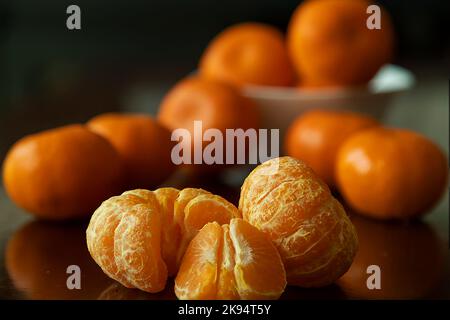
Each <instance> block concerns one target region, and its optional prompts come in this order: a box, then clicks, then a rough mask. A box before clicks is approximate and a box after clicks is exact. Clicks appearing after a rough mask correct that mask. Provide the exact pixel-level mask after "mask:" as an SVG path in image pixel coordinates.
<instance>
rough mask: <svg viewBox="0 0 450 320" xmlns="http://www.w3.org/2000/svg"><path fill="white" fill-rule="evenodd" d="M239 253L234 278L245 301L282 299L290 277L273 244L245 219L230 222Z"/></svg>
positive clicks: (233, 240) (232, 237)
mask: <svg viewBox="0 0 450 320" xmlns="http://www.w3.org/2000/svg"><path fill="white" fill-rule="evenodd" d="M230 238H231V242H232V244H233V247H234V250H235V267H234V276H235V281H236V286H237V291H238V293H239V296H240V297H241V299H278V298H279V297H280V295H281V294H282V293H283V291H284V288H285V287H286V274H285V271H284V267H283V262H282V260H281V258H280V255H279V253H278V251H277V249H276V247H275V246H274V245H273V243H272V241H271V240H270V239H269V238H268V237H267V236H266V235H265V234H264V233H262V232H261V231H259V230H258V229H257V228H256V227H254V226H252V225H251V224H249V223H248V222H246V221H244V220H242V219H233V220H231V222H230Z"/></svg>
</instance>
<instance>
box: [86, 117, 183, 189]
mask: <svg viewBox="0 0 450 320" xmlns="http://www.w3.org/2000/svg"><path fill="white" fill-rule="evenodd" d="M87 126H88V127H89V128H90V129H91V130H92V131H94V132H96V133H98V134H99V135H101V136H103V137H104V138H106V139H107V140H108V141H110V142H111V144H112V145H113V146H114V147H115V148H116V150H117V152H118V153H119V155H120V157H121V160H122V162H123V164H124V170H125V177H126V186H125V187H126V189H128V190H129V189H136V188H154V187H157V186H159V185H160V184H161V183H162V182H164V181H165V180H166V179H167V178H168V177H169V176H170V175H171V174H172V173H173V172H174V171H175V168H176V167H175V165H174V164H173V162H172V160H171V157H170V152H171V150H172V147H173V146H174V143H173V142H172V141H171V133H170V131H169V130H168V129H167V128H165V127H163V126H162V125H161V124H159V123H158V122H157V121H155V120H154V119H153V118H152V117H151V116H149V115H145V114H133V113H105V114H101V115H98V116H96V117H94V118H92V119H91V120H90V121H89V122H88V123H87Z"/></svg>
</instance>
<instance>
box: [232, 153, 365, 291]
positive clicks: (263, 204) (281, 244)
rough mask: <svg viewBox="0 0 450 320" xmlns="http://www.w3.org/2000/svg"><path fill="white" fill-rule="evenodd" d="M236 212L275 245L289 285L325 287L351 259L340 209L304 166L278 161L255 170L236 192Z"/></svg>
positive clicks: (350, 232)
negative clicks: (239, 191)
mask: <svg viewBox="0 0 450 320" xmlns="http://www.w3.org/2000/svg"><path fill="white" fill-rule="evenodd" d="M239 209H240V210H241V212H242V214H243V218H244V219H245V220H247V221H248V222H250V223H251V224H252V225H254V226H256V227H257V228H258V229H259V230H261V231H263V232H264V233H266V234H267V235H268V236H269V237H270V239H271V240H272V241H273V242H274V243H275V245H276V246H277V248H278V250H279V252H280V255H281V258H282V259H283V262H284V266H285V268H286V274H287V279H288V283H289V284H291V285H297V286H301V287H322V286H326V285H329V284H331V283H333V282H334V281H335V280H337V279H338V278H339V277H340V276H341V275H342V274H344V273H345V272H346V271H347V269H348V268H349V267H350V265H351V263H352V261H353V258H354V256H355V254H356V251H357V246H358V239H357V235H356V232H355V229H354V227H353V225H352V223H351V221H350V219H349V218H348V217H347V215H346V213H345V210H344V208H343V207H342V205H341V204H340V203H339V201H337V200H336V199H335V198H334V197H333V196H332V195H331V193H330V190H329V188H328V187H327V185H326V184H325V183H324V182H323V181H322V180H320V179H319V178H318V176H317V175H316V174H315V173H314V172H313V171H312V169H311V168H310V167H308V166H307V165H306V164H305V163H304V162H303V161H300V160H297V159H294V158H291V157H281V158H275V159H271V160H269V161H266V162H264V163H263V164H261V165H259V166H258V167H256V168H255V169H254V170H253V171H252V172H251V173H250V175H249V176H248V177H247V178H246V179H245V181H244V184H243V186H242V188H241V197H240V200H239Z"/></svg>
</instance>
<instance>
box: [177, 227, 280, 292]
mask: <svg viewBox="0 0 450 320" xmlns="http://www.w3.org/2000/svg"><path fill="white" fill-rule="evenodd" d="M285 286H286V274H285V271H284V267H283V263H282V261H281V258H280V255H279V253H278V251H277V249H276V247H275V246H274V244H273V243H272V241H271V240H270V239H269V238H268V237H267V236H266V235H265V234H264V233H263V232H261V231H259V230H258V229H257V228H255V227H253V226H252V225H250V224H249V223H248V222H246V221H244V220H242V219H239V218H238V219H232V220H231V221H230V224H229V225H227V224H225V225H222V226H220V225H219V224H218V223H217V222H212V223H208V224H206V225H205V226H204V227H203V228H202V229H201V230H200V232H199V233H198V234H197V235H196V236H195V237H194V239H193V240H192V241H191V242H190V244H189V247H188V249H187V251H186V253H185V255H184V258H183V261H182V264H181V267H180V270H179V272H178V275H177V277H176V279H175V294H176V295H177V297H178V299H277V298H279V297H280V295H281V294H282V293H283V291H284V288H285Z"/></svg>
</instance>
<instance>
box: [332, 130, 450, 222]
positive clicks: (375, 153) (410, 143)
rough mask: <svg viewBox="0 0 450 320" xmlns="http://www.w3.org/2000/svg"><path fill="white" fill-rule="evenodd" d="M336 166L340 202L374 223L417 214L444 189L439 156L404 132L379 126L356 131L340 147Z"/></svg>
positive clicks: (431, 146)
mask: <svg viewBox="0 0 450 320" xmlns="http://www.w3.org/2000/svg"><path fill="white" fill-rule="evenodd" d="M336 164H337V167H336V177H337V181H338V185H339V188H340V191H341V193H342V195H343V197H344V198H345V200H346V201H347V202H348V203H349V204H350V205H351V206H352V207H353V208H354V209H355V210H356V211H358V212H360V213H361V214H365V215H367V216H370V217H373V218H378V219H402V218H413V217H417V216H419V215H422V214H424V213H426V212H427V211H428V210H430V209H431V208H432V207H433V205H435V204H436V202H437V201H438V200H439V199H440V197H441V196H442V194H443V192H444V190H445V187H446V185H447V177H448V162H447V159H446V156H445V155H444V153H443V152H442V151H441V150H440V149H439V147H438V146H436V145H435V144H434V143H433V142H432V141H430V140H429V139H427V138H425V137H424V136H422V135H420V134H418V133H415V132H412V131H409V130H403V129H390V128H382V127H378V128H373V129H368V130H364V131H361V132H359V133H356V134H355V135H353V136H352V137H350V138H349V139H348V140H347V141H346V142H345V143H344V144H343V145H342V146H341V148H340V150H339V153H338V158H337V162H336Z"/></svg>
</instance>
